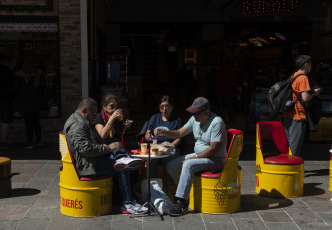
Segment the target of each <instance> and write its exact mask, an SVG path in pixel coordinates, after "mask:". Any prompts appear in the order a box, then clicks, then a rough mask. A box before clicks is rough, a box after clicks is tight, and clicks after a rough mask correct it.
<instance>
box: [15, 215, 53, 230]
mask: <svg viewBox="0 0 332 230" xmlns="http://www.w3.org/2000/svg"><path fill="white" fill-rule="evenodd" d="M50 224H51V220H50V219H45V218H39V219H38V221H36V219H33V218H24V219H23V220H22V221H21V222H20V223H19V224H18V226H17V228H16V229H17V230H36V229H48V227H49V225H50Z"/></svg>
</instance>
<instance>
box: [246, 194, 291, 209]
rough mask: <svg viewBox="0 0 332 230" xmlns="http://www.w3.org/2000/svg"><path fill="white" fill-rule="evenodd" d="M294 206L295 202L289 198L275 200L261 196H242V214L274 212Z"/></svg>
mask: <svg viewBox="0 0 332 230" xmlns="http://www.w3.org/2000/svg"><path fill="white" fill-rule="evenodd" d="M291 205H293V201H291V200H290V199H287V198H274V197H266V196H261V195H254V194H248V195H241V210H240V212H249V211H258V210H272V209H277V208H285V207H289V206H291Z"/></svg>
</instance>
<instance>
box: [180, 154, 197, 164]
mask: <svg viewBox="0 0 332 230" xmlns="http://www.w3.org/2000/svg"><path fill="white" fill-rule="evenodd" d="M192 159H196V156H192V157H188V158H187V159H184V160H183V161H182V164H184V162H186V161H187V160H192Z"/></svg>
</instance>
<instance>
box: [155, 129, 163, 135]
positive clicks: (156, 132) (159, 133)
mask: <svg viewBox="0 0 332 230" xmlns="http://www.w3.org/2000/svg"><path fill="white" fill-rule="evenodd" d="M163 132H164V130H162V129H156V130H155V131H154V135H155V136H163Z"/></svg>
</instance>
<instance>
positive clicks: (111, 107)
mask: <svg viewBox="0 0 332 230" xmlns="http://www.w3.org/2000/svg"><path fill="white" fill-rule="evenodd" d="M108 107H109V108H110V109H117V108H119V105H117V104H110V105H108Z"/></svg>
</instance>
